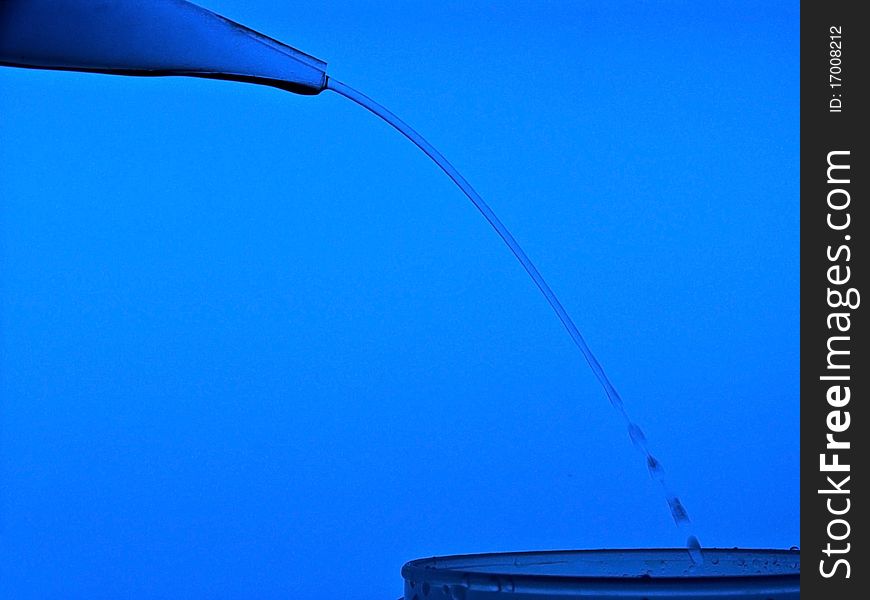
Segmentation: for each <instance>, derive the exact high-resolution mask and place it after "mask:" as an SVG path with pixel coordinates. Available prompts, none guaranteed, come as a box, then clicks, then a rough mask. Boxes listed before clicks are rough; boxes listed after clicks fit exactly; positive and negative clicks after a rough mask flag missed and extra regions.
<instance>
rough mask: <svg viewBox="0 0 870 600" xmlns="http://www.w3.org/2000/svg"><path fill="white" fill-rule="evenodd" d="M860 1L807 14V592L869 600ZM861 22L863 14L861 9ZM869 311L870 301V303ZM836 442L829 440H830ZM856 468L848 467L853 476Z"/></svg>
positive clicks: (806, 9) (807, 6)
mask: <svg viewBox="0 0 870 600" xmlns="http://www.w3.org/2000/svg"><path fill="white" fill-rule="evenodd" d="M859 8H862V3H860V2H834V1H828V2H813V3H803V4H802V6H801V67H800V68H801V152H800V157H801V169H800V170H801V186H800V187H801V562H802V564H801V593H802V595H803V596H804V597H805V598H837V599H840V598H844V599H849V598H866V597H867V594H868V593H870V592H868V591H867V590H870V585H868V573H870V564H868V562H867V560H866V556H867V553H866V546H865V544H866V543H867V542H866V540H867V535H866V533H865V530H864V523H865V519H864V513H865V511H866V510H867V508H866V506H865V504H866V502H867V497H866V495H864V494H861V493H860V492H859V490H860V489H867V487H868V478H867V471H866V469H865V468H864V463H865V460H866V459H863V460H862V459H859V456H866V455H867V454H870V449H868V443H867V441H868V440H867V436H868V434H867V431H868V430H867V426H866V419H867V411H866V410H865V409H864V405H865V404H866V403H867V402H868V389H870V386H868V380H870V360H868V358H867V354H866V352H864V351H863V350H864V349H866V347H867V336H868V333H867V326H866V322H867V319H866V317H865V316H864V313H865V312H866V310H867V308H865V307H863V306H862V300H863V298H861V293H862V292H864V291H867V292H868V293H870V290H867V288H866V286H865V282H866V281H867V270H868V269H870V264H868V262H867V254H866V247H867V242H866V238H867V237H868V236H870V222H868V221H870V214H868V210H867V204H868V203H870V198H868V197H867V184H866V181H867V177H868V170H867V151H866V144H867V133H868V132H867V127H866V124H865V123H866V120H867V119H866V115H865V113H866V111H867V110H870V105H868V102H867V94H866V93H865V87H866V86H865V83H866V79H867V73H868V67H870V61H868V57H867V43H866V39H867V37H868V35H870V22H868V21H867V20H866V18H861V17H859V14H858V12H859ZM862 12H863V11H862ZM868 301H870V296H868ZM829 436H830V437H829ZM847 465H848V466H847Z"/></svg>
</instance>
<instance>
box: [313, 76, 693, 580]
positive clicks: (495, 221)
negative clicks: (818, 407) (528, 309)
mask: <svg viewBox="0 0 870 600" xmlns="http://www.w3.org/2000/svg"><path fill="white" fill-rule="evenodd" d="M326 87H327V89H330V90H333V91H334V92H337V93H339V94H341V95H342V96H344V97H346V98H348V99H350V100H353V101H354V102H356V103H357V104H359V105H360V106H362V107H363V108H365V109H367V110H368V111H370V112H372V113H374V114H375V115H377V116H378V117H380V118H381V119H383V120H384V121H386V122H387V123H389V124H390V125H391V126H393V127H394V128H395V129H396V130H397V131H398V132H399V133H401V134H402V135H404V136H405V137H406V138H408V139H409V140H411V141H412V142H413V143H414V144H416V145H417V147H418V148H420V150H422V151H423V152H424V153H425V154H426V156H428V157H429V158H431V159H432V160H433V161H434V162H435V164H437V165H438V166H439V167H441V170H442V171H444V172H445V173H446V174H447V176H448V177H450V179H452V180H453V182H454V183H455V184H456V185H457V186H459V189H461V190H462V192H463V193H464V194H465V195H466V196H467V197H468V199H469V200H471V202H472V204H474V206H475V207H477V210H479V211H480V213H481V214H482V215H483V217H484V218H485V219H486V220H487V221H489V224H490V225H492V228H493V229H495V231H496V233H498V235H499V236H501V239H502V240H503V241H504V243H505V244H507V246H508V248H510V250H511V252H513V254H514V256H515V257H516V258H517V260H518V261H520V264H521V265H522V266H523V268H524V269H525V270H526V273H528V274H529V277H531V278H532V281H534V282H535V285H537V286H538V289H539V290H541V293H542V294H543V295H544V297H545V298H546V299H547V302H549V303H550V306H551V307H552V308H553V310H554V311H555V313H556V315H557V316H558V317H559V320H560V321H561V322H562V325H564V326H565V329H567V330H568V334H569V335H570V336H571V339H572V340H574V343H575V344H576V345H577V347H578V348H579V349H580V352H582V353H583V357H584V358H585V359H586V362H587V363H589V367H590V368H591V369H592V372H593V373H594V374H595V377H596V378H597V379H598V382H599V383H600V384H601V386H602V387H603V388H604V393H605V394H607V398H608V400H610V404H611V405H612V406H613V408H614V409H616V411H617V412H618V413H619V414H620V415H621V416H622V418H623V420H624V421H625V424H626V427H627V428H628V435H629V437H630V438H631V441H632V442H633V444H634V446H635V447H636V448H637V449H638V450H639V451H640V452H641V453H642V454H643V455H644V458H645V460H646V463H647V468H648V469H649V472H650V476H651V477H652V478H653V479H654V480H655V481H657V482H658V483H659V484H660V485H661V487H662V491H663V492H664V496H665V499H666V501H667V504H668V508H669V510H670V513H671V517H673V519H674V523H676V525H677V527H679V528H680V529H681V530H684V531H685V532H686V534H687V536H688V537H687V541H686V546H687V548H688V550H689V555H690V557H691V558H692V561H693V562H694V563H695V564H700V563H701V562H702V560H703V559H702V557H701V545H700V543H699V542H698V538H697V537H695V536H694V535H692V534H691V533H689V531H688V530H689V526H690V523H691V521H690V519H689V513H688V512H687V511H686V507H685V506H683V503H682V502H681V501H680V498H679V497H678V496H677V495H676V494H674V493H673V492H672V491H671V489H670V488H669V487H668V485H667V483H666V481H665V471H664V468H663V467H662V464H661V463H660V462H659V460H658V459H657V458H655V457H654V456H653V455H652V453H651V452H650V451H649V448H648V447H647V440H646V435H644V433H643V430H642V429H641V428H640V426H639V425H637V423H635V422H634V421H632V420H631V418H630V417H629V415H628V412H627V411H626V409H625V404H624V403H623V401H622V397H621V396H620V395H619V392H617V391H616V388H615V387H614V386H613V384H612V383H611V382H610V379H609V378H608V377H607V373H605V372H604V369H603V368H602V367H601V364H600V363H599V362H598V359H597V358H595V355H594V354H593V353H592V350H591V349H590V348H589V345H588V344H587V343H586V340H585V339H583V335H582V334H581V333H580V331H579V330H578V329H577V326H576V325H574V321H572V320H571V317H570V316H569V315H568V313H567V311H566V310H565V308H564V307H563V306H562V303H561V302H559V298H557V297H556V294H555V293H554V292H553V290H552V289H550V286H549V285H547V282H546V281H545V280H544V278H543V276H541V274H540V273H539V272H538V269H537V268H536V267H535V265H534V263H532V261H531V260H530V259H529V257H528V256H527V255H526V253H525V252H524V251H523V249H522V247H520V245H519V243H518V242H517V241H516V239H515V238H514V236H513V235H511V232H510V231H509V230H508V228H507V227H505V226H504V224H503V223H502V222H501V220H499V218H498V217H497V216H496V214H495V213H494V212H493V211H492V209H491V208H490V207H489V205H488V204H487V203H486V202H485V201H484V200H483V198H481V197H480V195H479V194H478V193H477V192H476V191H474V188H473V187H471V184H469V183H468V181H466V180H465V178H464V177H463V176H462V175H461V174H460V173H459V171H457V170H456V169H455V168H454V167H453V165H451V164H450V163H449V162H448V161H447V159H446V158H444V156H443V155H442V154H441V153H440V152H438V150H436V149H435V147H434V146H432V145H431V144H430V143H429V142H427V141H426V140H425V138H423V136H421V135H420V134H419V133H417V132H416V131H414V129H412V128H411V127H410V126H408V124H407V123H405V122H404V121H402V120H401V119H400V118H399V117H397V116H396V115H394V114H393V113H392V112H390V111H389V110H387V109H386V108H384V107H383V106H381V105H380V104H378V103H377V102H375V101H374V100H372V99H371V98H369V97H368V96H366V95H365V94H362V93H360V92H358V91H356V90H355V89H353V88H352V87H350V86H348V85H345V84H343V83H341V82H340V81H337V80H335V79H332V78H328V79H327V84H326Z"/></svg>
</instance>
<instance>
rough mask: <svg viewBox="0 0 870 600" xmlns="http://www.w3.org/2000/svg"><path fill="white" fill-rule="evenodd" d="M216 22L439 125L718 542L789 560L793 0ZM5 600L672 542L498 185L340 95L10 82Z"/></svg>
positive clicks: (793, 523)
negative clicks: (431, 154) (486, 212)
mask: <svg viewBox="0 0 870 600" xmlns="http://www.w3.org/2000/svg"><path fill="white" fill-rule="evenodd" d="M206 5H207V6H208V7H209V8H212V9H213V10H215V11H217V12H220V13H222V14H225V15H227V16H228V17H230V18H233V19H235V20H237V21H239V22H242V23H244V24H246V25H248V26H251V27H253V28H255V29H258V30H260V31H262V32H264V33H266V34H268V35H271V36H273V37H276V38H278V39H280V40H282V41H285V42H287V43H290V44H292V45H294V46H296V47H298V48H300V49H302V50H304V51H306V52H309V53H311V54H313V55H314V56H317V57H319V58H322V59H324V60H327V61H328V62H329V64H330V68H329V72H330V73H331V74H332V75H333V76H335V77H336V78H338V79H339V80H342V81H346V82H347V83H349V84H350V85H352V86H354V87H356V88H358V89H360V90H361V91H363V92H365V93H367V94H369V95H370V96H372V97H373V98H375V99H376V100H378V101H380V102H382V103H384V104H385V105H386V106H388V107H390V108H391V109H392V110H393V111H395V112H396V113H397V114H398V115H400V116H401V117H402V118H404V119H405V120H407V121H408V122H409V123H410V124H412V125H413V126H414V127H416V128H417V129H418V130H419V131H420V132H421V133H423V135H425V136H427V137H428V138H429V139H430V141H431V142H432V143H433V144H434V145H435V146H436V147H438V148H439V149H440V150H441V151H442V152H443V153H444V154H445V155H446V156H447V157H448V158H449V159H450V160H451V161H452V162H453V163H454V164H455V165H456V166H457V167H458V168H459V169H460V171H462V172H463V173H464V174H465V176H466V177H467V178H468V179H469V180H470V181H471V182H472V184H473V185H474V186H475V187H476V188H477V189H478V191H479V192H480V193H481V194H482V195H483V196H484V197H485V198H486V199H487V200H488V201H489V202H490V204H491V205H492V207H493V208H494V209H495V210H496V212H497V213H498V214H499V215H500V216H501V217H502V219H503V220H504V222H505V223H506V224H507V225H508V227H509V228H511V230H512V231H513V232H514V234H515V235H516V237H517V238H518V239H519V240H520V243H521V244H523V245H524V247H525V249H526V251H527V252H528V253H529V255H530V256H531V257H532V259H533V260H535V261H536V263H537V264H538V266H539V268H540V270H541V271H542V273H543V274H544V276H545V277H546V278H547V279H548V281H549V282H550V284H551V285H552V286H553V288H554V289H555V291H556V293H557V294H559V296H560V298H561V299H562V301H563V303H564V304H565V305H566V307H567V308H568V310H569V312H570V313H571V314H572V315H573V317H574V319H575V321H576V322H577V324H578V326H579V327H580V329H581V331H582V332H583V333H584V335H585V336H586V337H587V340H588V341H589V343H590V345H591V346H592V348H593V350H594V351H595V352H596V353H597V355H598V357H599V359H600V360H601V362H602V364H603V365H604V367H605V369H606V370H607V371H608V373H609V374H610V376H611V378H612V379H613V381H614V383H615V384H616V386H617V388H618V389H619V390H620V391H621V393H622V395H623V397H624V398H625V402H626V406H627V407H628V410H629V412H630V413H631V414H632V415H633V417H634V418H635V419H636V420H637V421H638V422H639V423H640V424H641V425H642V426H643V427H644V429H645V431H646V433H647V436H648V438H649V441H650V444H651V448H652V450H653V452H654V453H655V454H656V455H657V456H658V457H659V459H660V460H661V461H662V463H663V464H664V467H665V469H666V471H667V476H668V480H669V482H670V485H671V486H672V487H673V488H674V489H675V490H676V491H677V492H678V493H679V494H680V496H681V498H682V499H683V501H684V503H685V505H686V507H687V508H688V510H689V512H690V515H691V517H692V520H693V523H694V527H695V531H696V533H697V534H698V536H699V537H700V539H701V541H702V543H703V544H704V545H706V546H727V547H732V546H744V547H788V546H791V545H796V544H798V541H799V527H798V514H799V502H798V407H799V396H798V356H799V352H798V334H799V328H798V309H799V298H798V107H799V102H798V7H797V3H796V2H786V3H761V4H760V3H756V2H724V1H723V2H717V3H710V4H706V3H700V2H674V3H671V2H668V3H650V2H615V3H611V2H604V3H602V2H588V3H582V4H581V3H567V2H553V3H546V4H543V3H542V4H541V5H539V6H534V7H530V6H528V5H526V3H507V4H504V3H495V2H492V3H489V2H488V3H482V2H475V3H471V5H469V3H467V2H459V1H456V2H439V3H437V4H432V3H424V2H411V3H390V2H376V3H372V2H362V1H359V2H349V3H329V2H324V1H321V0H319V1H317V2H302V1H300V2H295V1H294V2H289V3H288V2H278V1H272V0H260V1H257V2H254V1H251V0H245V1H242V0H212V1H210V2H208V3H207V4H206ZM0 136H2V137H0V244H2V246H0V261H2V262H0V267H2V271H0V326H2V330H0V331H2V333H0V336H2V337H0V339H2V346H0V398H2V403H0V411H2V412H0V436H2V437H0V455H2V457H0V461H2V463H0V468H2V471H0V534H2V535H0V595H4V596H10V597H16V598H60V597H63V598H117V597H149V598H168V597H203V598H229V597H245V598H270V597H276V596H278V595H280V594H287V595H288V596H289V597H296V598H313V597H324V596H325V595H329V594H328V593H327V590H337V592H338V593H337V594H336V596H335V597H348V598H364V597H365V598H395V597H397V596H398V595H399V594H400V590H401V579H400V577H399V568H400V566H401V564H402V563H403V562H404V561H406V560H409V559H412V558H417V557H422V556H427V555H433V554H447V553H462V552H477V551H498V550H531V549H543V548H586V547H634V546H640V547H650V546H679V545H682V544H683V543H684V539H685V538H684V534H683V533H682V532H679V531H677V529H676V528H675V527H674V524H673V522H672V520H671V518H670V516H669V514H668V512H667V507H666V505H665V502H664V500H663V497H662V495H661V492H660V489H658V487H657V486H656V484H655V482H653V481H652V480H651V479H650V477H649V476H648V474H647V472H646V469H645V466H644V464H643V460H642V458H641V456H640V455H639V454H638V453H637V452H636V450H635V449H634V448H632V446H631V443H630V441H629V439H628V436H627V435H626V432H625V429H624V424H623V423H622V421H621V420H620V418H619V417H618V415H617V414H616V413H615V412H614V411H613V410H612V408H611V407H610V405H609V404H608V402H607V400H606V399H605V397H604V395H603V392H602V390H601V389H600V387H599V385H598V383H597V382H596V381H595V379H594V377H593V375H592V373H591V372H590V371H589V369H588V367H587V366H586V364H585V363H584V361H583V359H582V357H581V355H580V354H579V352H578V351H577V349H576V348H575V347H574V346H573V345H572V342H571V340H570V339H569V337H568V336H567V335H566V334H565V331H564V330H563V329H562V327H561V325H560V324H559V322H558V320H557V319H556V317H555V316H554V315H553V314H552V312H551V310H550V308H549V307H548V306H547V304H546V302H545V301H544V299H543V298H542V297H541V296H540V294H539V293H538V291H537V290H536V289H535V287H534V286H533V284H532V283H531V281H530V280H529V279H528V277H527V276H526V274H525V273H524V272H523V271H522V269H521V267H520V266H519V264H518V263H517V262H516V261H515V259H514V258H513V257H512V256H511V255H510V253H509V252H508V250H507V249H506V248H505V247H504V246H503V245H502V243H501V242H500V241H499V239H498V238H497V236H496V235H495V234H494V233H493V232H492V231H491V230H490V229H489V227H488V225H487V224H486V223H485V222H484V221H483V219H481V218H480V216H479V215H478V214H477V212H476V211H475V210H474V208H473V207H472V206H471V204H470V203H469V202H468V201H467V200H466V199H465V198H464V197H463V196H462V195H461V193H460V192H459V191H458V190H457V189H456V188H455V187H454V186H453V185H452V184H451V183H450V182H449V181H448V180H447V178H446V177H445V176H444V175H443V174H442V173H441V172H440V171H439V170H438V169H437V168H436V167H435V166H434V165H433V164H431V163H430V162H429V161H428V160H427V159H426V158H425V157H424V156H423V155H422V154H421V153H420V152H419V151H417V150H416V149H415V148H414V147H413V146H412V145H411V144H410V143H409V142H407V141H406V140H404V139H403V138H402V137H400V136H399V135H398V134H397V133H396V132H394V131H393V130H392V129H391V128H389V127H388V126H386V125H385V124H384V123H382V122H380V121H378V120H376V119H375V118H374V117H372V116H371V115H369V114H368V113H366V112H365V111H363V110H362V109H360V108H359V107H357V106H355V105H353V104H352V103H350V102H349V101H347V100H345V99H343V98H341V97H339V96H338V95H336V94H333V93H324V94H322V95H321V96H319V97H314V98H306V97H301V96H294V95H290V94H287V93H283V92H280V91H278V90H274V89H269V88H262V87H257V86H251V85H245V84H238V83H227V82H219V81H208V80H195V79H187V78H164V79H139V78H121V77H110V76H104V75H88V74H75V73H56V72H40V71H29V70H15V69H0Z"/></svg>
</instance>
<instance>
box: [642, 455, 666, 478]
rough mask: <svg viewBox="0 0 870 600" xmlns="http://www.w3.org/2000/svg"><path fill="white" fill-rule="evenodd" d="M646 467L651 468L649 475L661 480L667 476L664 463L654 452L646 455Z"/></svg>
mask: <svg viewBox="0 0 870 600" xmlns="http://www.w3.org/2000/svg"><path fill="white" fill-rule="evenodd" d="M646 467H647V469H649V475H650V477H652V478H653V479H656V480H658V481H661V480H662V479H663V478H664V476H665V470H664V468H663V467H662V463H660V462H659V460H658V459H657V458H656V457H655V456H653V455H652V454H647V455H646Z"/></svg>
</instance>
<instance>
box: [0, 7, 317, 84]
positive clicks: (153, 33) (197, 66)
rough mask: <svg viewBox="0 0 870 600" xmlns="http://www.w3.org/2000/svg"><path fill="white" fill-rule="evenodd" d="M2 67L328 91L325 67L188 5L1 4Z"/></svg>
mask: <svg viewBox="0 0 870 600" xmlns="http://www.w3.org/2000/svg"><path fill="white" fill-rule="evenodd" d="M0 65H6V66H15V67H26V68H34V69H58V70H69V71H87V72H97V73H109V74H116V75H143V76H157V75H188V76H192V77H206V78H210V79H227V80H232V81H245V82H250V83H259V84H263V85H270V86H273V87H278V88H281V89H284V90H288V91H291V92H295V93H298V94H308V95H313V94H319V93H320V92H322V91H323V90H324V89H325V88H326V82H327V77H326V63H325V62H323V61H322V60H319V59H317V58H314V57H313V56H309V55H308V54H305V53H304V52H301V51H299V50H297V49H295V48H292V47H290V46H287V45H285V44H282V43H281V42H279V41H277V40H273V39H272V38H269V37H266V36H265V35H262V34H260V33H257V32H256V31H253V30H252V29H248V28H247V27H244V26H242V25H239V24H238V23H235V22H233V21H230V20H229V19H225V18H224V17H222V16H220V15H218V14H215V13H213V12H211V11H209V10H206V9H204V8H201V7H199V6H197V5H195V4H192V3H190V2H186V1H185V0H0Z"/></svg>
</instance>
